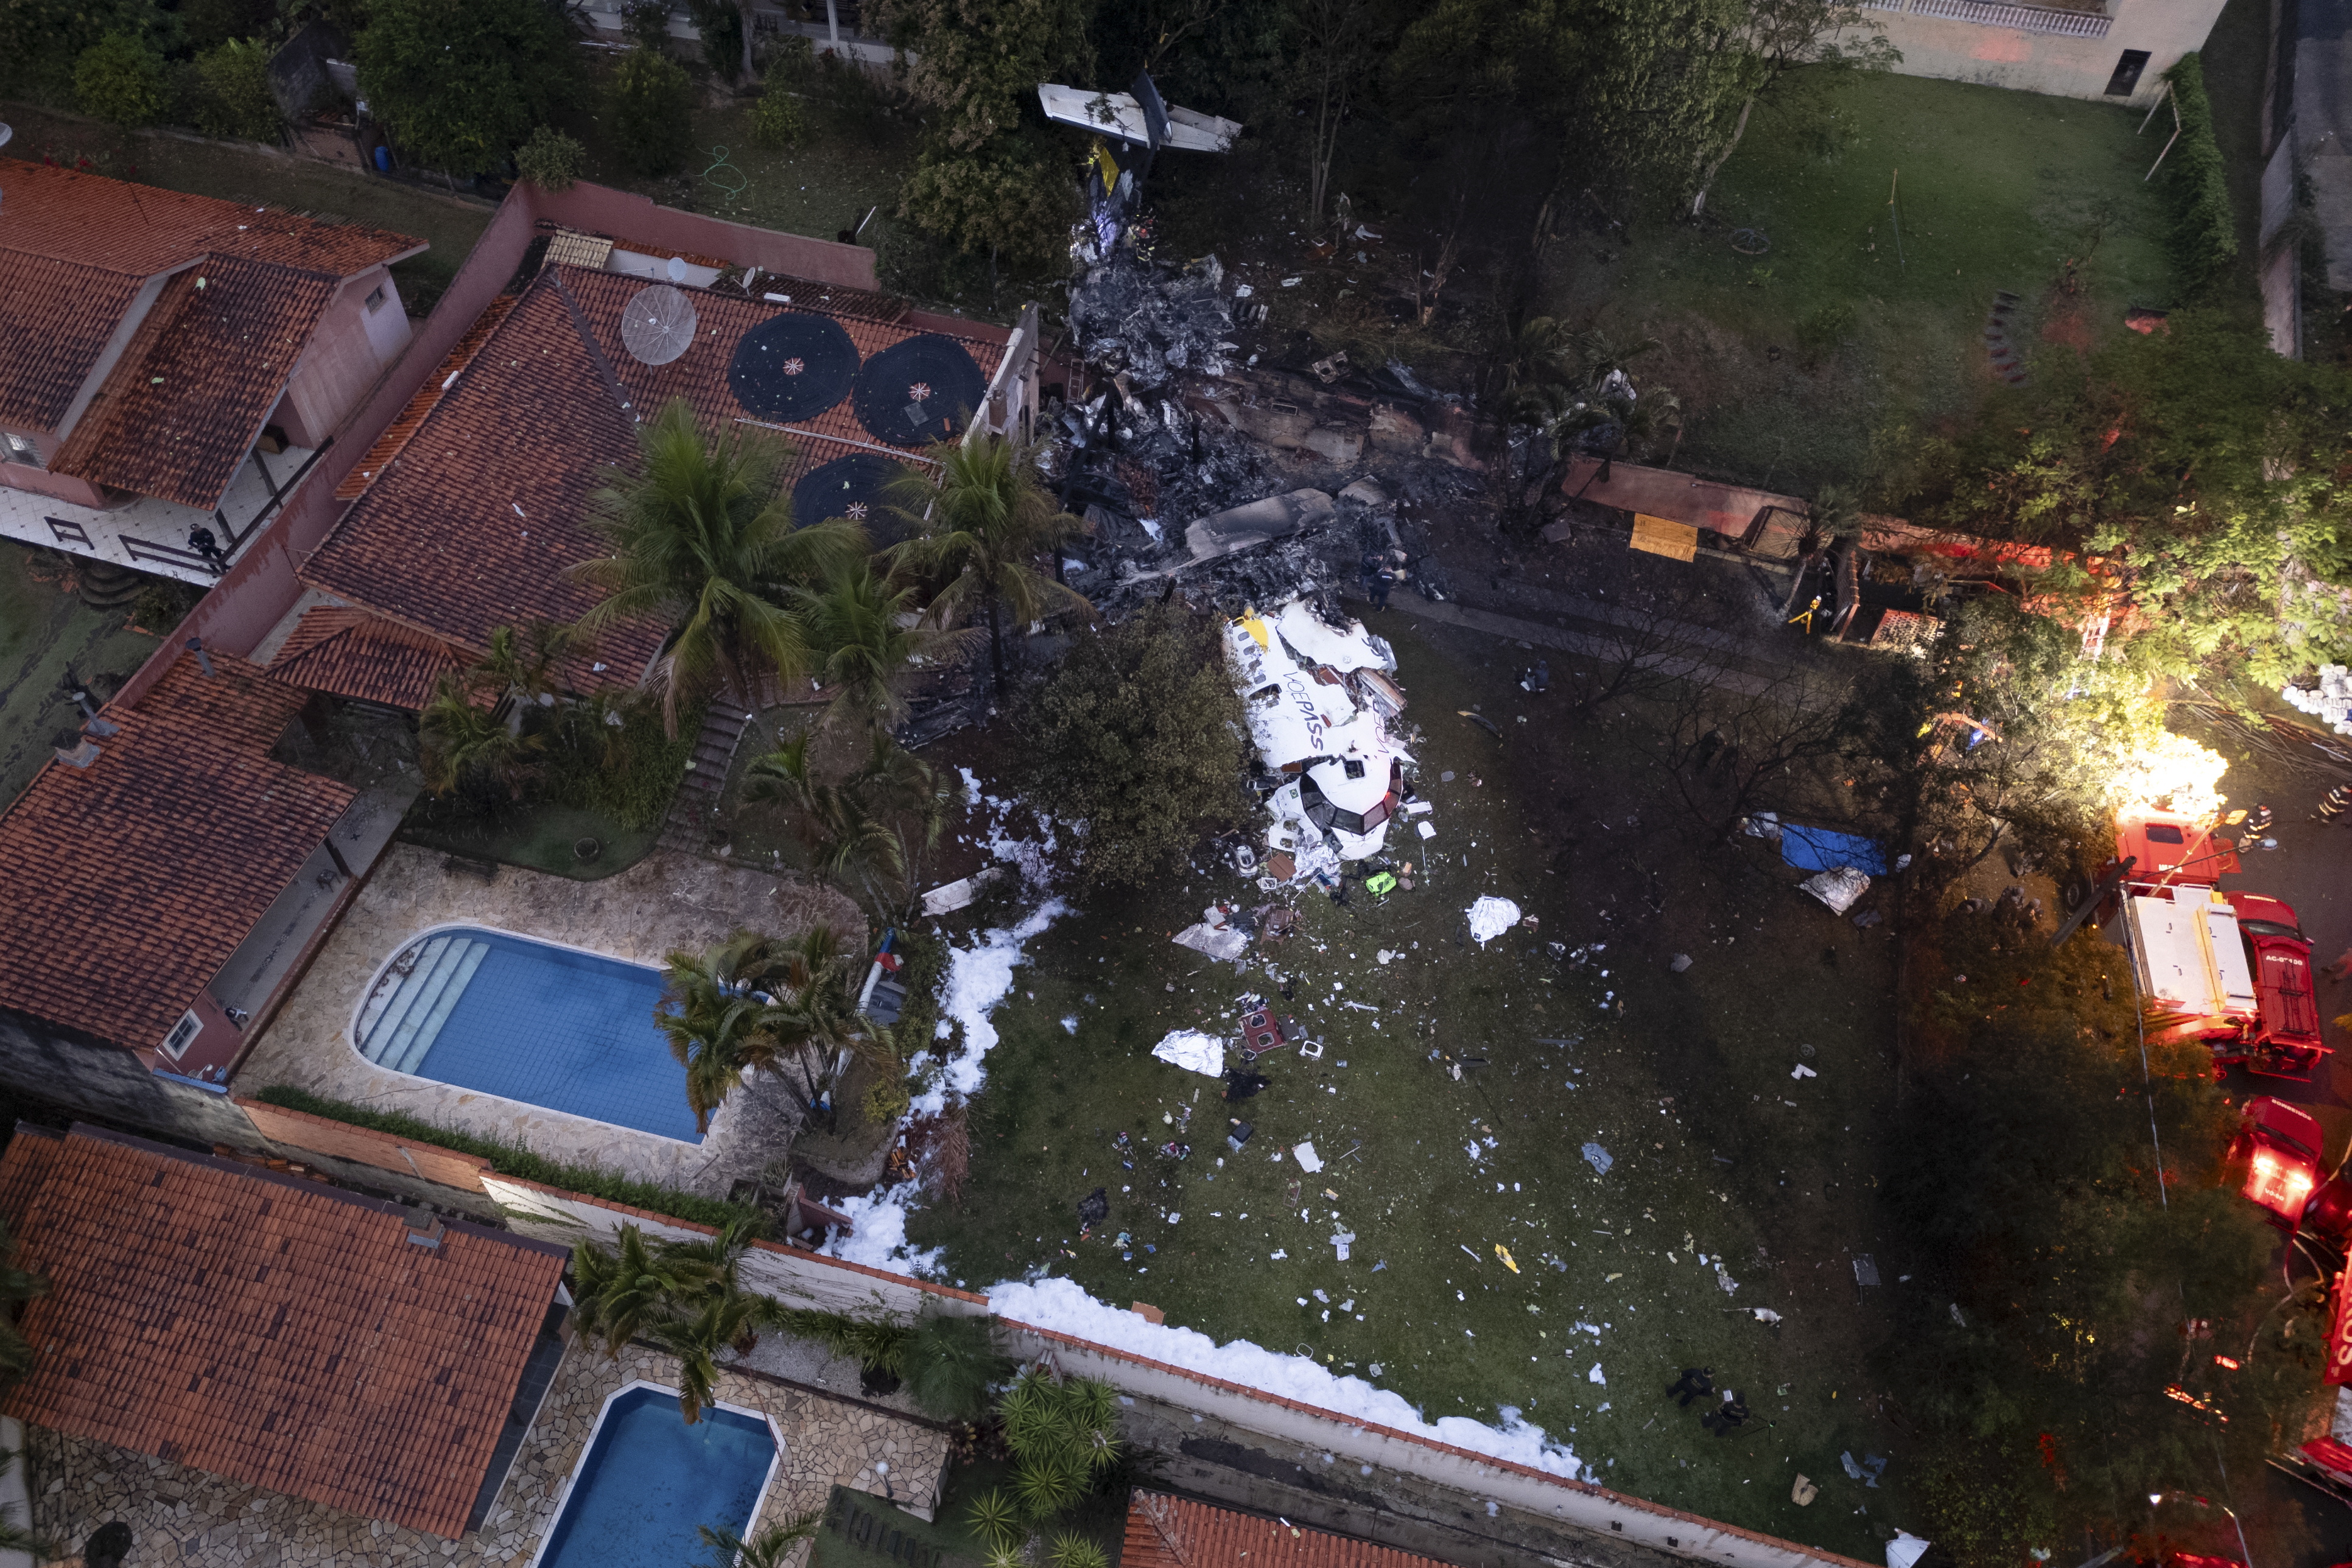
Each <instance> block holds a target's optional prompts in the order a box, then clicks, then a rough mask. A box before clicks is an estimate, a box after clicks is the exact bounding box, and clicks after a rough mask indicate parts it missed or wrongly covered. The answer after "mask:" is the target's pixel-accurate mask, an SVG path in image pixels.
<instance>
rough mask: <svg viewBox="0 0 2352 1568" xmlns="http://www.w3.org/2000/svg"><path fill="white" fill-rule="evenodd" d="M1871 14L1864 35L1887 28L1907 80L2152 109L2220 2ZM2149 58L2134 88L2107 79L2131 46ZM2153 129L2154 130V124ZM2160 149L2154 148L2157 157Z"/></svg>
mask: <svg viewBox="0 0 2352 1568" xmlns="http://www.w3.org/2000/svg"><path fill="white" fill-rule="evenodd" d="M1864 5H1867V6H1868V7H1869V8H1868V9H1866V10H1864V12H1863V20H1862V24H1861V26H1859V27H1857V28H1856V29H1855V30H1856V31H1857V32H1860V33H1864V34H1869V33H1884V34H1885V36H1886V40H1887V42H1889V43H1891V44H1893V45H1894V46H1895V47H1896V48H1897V49H1900V50H1901V51H1902V52H1903V62H1902V64H1900V65H1898V66H1896V67H1895V70H1896V71H1897V72H1899V73H1901V74H1902V75H1904V76H1914V77H1941V78H1944V79H1945V80H1947V81H1965V82H1976V83H1979V85H1981V86H1985V87H2005V88H2013V89H2017V90H2018V91H2021V92H2039V93H2047V94H2050V95H2051V96H2053V97H2055V98H2092V99H2105V101H2107V102H2110V103H2117V104H2126V105H2129V106H2130V107H2132V108H2135V109H2139V110H2146V109H2147V107H2148V106H2149V105H2150V104H2153V103H2154V102H2155V101H2156V100H2157V96H2158V93H2159V92H2161V91H2162V89H2163V85H2164V84H2163V82H2162V80H2161V79H2160V78H2162V76H2163V74H2164V73H2165V72H2166V71H2168V70H2170V69H2171V68H2172V67H2173V66H2174V64H2175V63H2176V62H2178V61H2179V58H2180V57H2181V56H2183V55H2185V54H2187V53H2189V51H2190V50H2192V49H2197V48H2201V47H2204V43H2205V36H2206V35H2207V34H2208V33H2210V32H2211V31H2212V30H2213V23H2214V20H2215V19H2216V18H2217V17H2219V16H2221V0H2107V4H2106V5H2105V8H2104V9H2101V8H2098V7H2088V8H2079V9H2078V8H2071V7H2059V6H2046V5H2005V4H1999V3H1995V0H1886V3H1885V4H1873V3H1872V0H1864ZM2127 49H2129V50H2144V51H2146V53H2147V56H2148V58H2147V63H2146V64H2145V65H2144V66H2143V67H2142V68H2141V70H2140V73H2139V78H2138V80H2137V83H2135V84H2134V86H2133V89H2132V90H2131V92H2130V93H2129V94H2126V95H2110V94H2109V93H2108V91H2107V86H2108V82H2109V80H2110V78H2113V77H2114V75H2115V73H2116V66H2117V65H2118V63H2119V62H2120V61H2121V60H2122V57H2123V55H2124V52H2125V51H2126V50H2127ZM2151 134H2153V128H2151ZM2155 159H2156V152H2155V150H2154V149H2153V148H2151V149H2150V150H2149V152H2148V161H2149V162H2155Z"/></svg>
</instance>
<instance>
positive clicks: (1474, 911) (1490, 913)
mask: <svg viewBox="0 0 2352 1568" xmlns="http://www.w3.org/2000/svg"><path fill="white" fill-rule="evenodd" d="M1468 913H1469V915H1470V940H1472V941H1473V942H1475V943H1476V944H1478V946H1481V947H1484V946H1486V944H1487V943H1489V942H1492V941H1493V940H1494V939H1495V938H1496V937H1497V936H1501V935H1502V934H1503V933H1504V932H1506V931H1508V930H1509V929H1510V928H1511V927H1512V926H1514V925H1517V924H1518V923H1519V906H1518V905H1517V904H1513V903H1512V902H1511V901H1510V900H1509V899H1507V898H1496V897H1495V896H1494V895H1493V894H1487V895H1486V896H1484V897H1482V898H1480V899H1479V900H1478V902H1477V903H1475V904H1472V905H1471V906H1470V908H1469V911H1468Z"/></svg>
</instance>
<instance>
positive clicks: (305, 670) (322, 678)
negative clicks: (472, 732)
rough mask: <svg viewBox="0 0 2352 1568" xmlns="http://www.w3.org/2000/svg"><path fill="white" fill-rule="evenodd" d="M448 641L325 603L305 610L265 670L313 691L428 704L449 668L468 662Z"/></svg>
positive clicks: (400, 705) (404, 704)
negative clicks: (435, 687)
mask: <svg viewBox="0 0 2352 1568" xmlns="http://www.w3.org/2000/svg"><path fill="white" fill-rule="evenodd" d="M466 663H467V661H466V659H465V657H464V655H462V654H461V653H458V652H457V650H456V649H454V648H452V647H450V646H449V645H448V644H447V643H443V642H439V641H437V640H436V639H434V638H431V637H427V636H425V634H424V633H422V632H413V631H411V630H409V629H408V628H407V627H405V626H402V625H399V624H397V623H396V622H390V621H385V620H383V619H381V618H380V617H377V616H373V615H371V614H369V613H368V612H366V611H364V610H357V609H352V608H348V607H343V606H337V605H325V604H322V605H320V606H319V607H318V608H317V609H315V610H310V611H305V612H303V615H302V619H301V621H300V622H299V623H297V624H296V626H295V628H294V631H293V632H292V633H291V634H290V635H289V636H288V638H287V639H286V641H285V642H284V643H282V644H281V645H280V646H279V647H278V652H277V653H276V655H275V656H274V657H272V658H271V659H270V661H269V667H268V670H266V671H265V672H264V674H268V677H269V678H270V679H271V680H273V681H279V682H283V683H284V684H285V685H289V686H300V687H302V688H304V689H305V690H308V691H314V692H331V693H332V694H333V695H336V696H340V697H356V698H358V699H359V700H360V701H362V702H371V703H383V704H384V705H386V706H391V707H397V708H406V709H408V710H410V711H411V712H414V711H415V710H416V709H419V708H422V707H423V706H425V703H426V702H428V701H430V700H431V698H432V696H433V687H434V685H435V684H436V683H437V682H438V681H439V680H440V679H441V677H442V676H443V675H444V674H455V673H456V672H457V671H459V670H461V669H463V668H464V667H465V665H466Z"/></svg>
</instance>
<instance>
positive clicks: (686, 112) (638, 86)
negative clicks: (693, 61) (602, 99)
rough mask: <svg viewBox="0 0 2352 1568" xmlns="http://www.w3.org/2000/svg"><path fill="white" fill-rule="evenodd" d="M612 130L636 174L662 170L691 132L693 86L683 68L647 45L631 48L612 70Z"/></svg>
mask: <svg viewBox="0 0 2352 1568" xmlns="http://www.w3.org/2000/svg"><path fill="white" fill-rule="evenodd" d="M608 101H609V103H610V106H611V111H612V125H613V133H614V136H615V137H617V138H618V139H619V141H620V143H621V148H622V151H623V152H624V153H625V155H626V156H627V158H628V160H629V162H630V163H631V165H632V166H633V167H635V169H636V171H637V172H639V173H641V174H667V173H668V172H671V171H672V170H674V169H676V168H677V165H678V163H679V162H680V161H681V160H683V159H684V158H685V156H686V149H687V144H688V140H689V139H690V138H691V136H692V134H693V129H694V127H693V121H692V120H691V118H690V116H691V113H692V109H693V102H694V84H693V82H692V81H691V80H690V79H689V78H688V76H687V74H686V68H685V67H684V66H682V65H679V64H678V63H677V61H676V60H674V59H671V58H670V57H668V56H667V55H662V54H657V53H656V52H655V51H654V50H652V49H643V48H640V49H632V50H630V51H629V52H628V53H627V54H625V55H624V56H622V57H621V63H620V64H619V65H618V66H615V67H614V69H613V82H612V87H611V89H610V91H609V98H608Z"/></svg>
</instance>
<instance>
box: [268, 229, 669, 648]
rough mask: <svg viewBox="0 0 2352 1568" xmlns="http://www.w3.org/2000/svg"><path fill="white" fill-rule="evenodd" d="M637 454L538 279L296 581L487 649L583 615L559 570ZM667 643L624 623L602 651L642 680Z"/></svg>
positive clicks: (586, 542)
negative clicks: (608, 483) (507, 630)
mask: <svg viewBox="0 0 2352 1568" xmlns="http://www.w3.org/2000/svg"><path fill="white" fill-rule="evenodd" d="M636 451H637V447H636V436H635V426H634V425H633V424H632V423H630V421H629V416H628V415H626V414H624V413H622V412H621V411H620V409H619V407H618V406H617V404H616V403H615V402H614V398H613V396H612V393H611V392H610V391H608V390H607V387H606V384H605V382H604V375H603V373H602V372H601V371H599V369H598V367H597V364H596V361H595V359H594V357H593V355H592V354H591V352H590V350H589V348H588V346H587V344H586V343H584V342H583V340H582V339H581V336H580V333H579V330H578V329H577V328H575V327H574V326H573V325H572V314H571V311H570V310H569V309H568V308H566V307H565V305H564V302H563V298H562V295H561V294H560V293H559V292H558V291H557V290H556V288H555V287H554V286H553V281H552V277H551V275H550V274H547V273H542V274H541V275H540V278H539V280H538V281H536V282H534V283H533V284H532V285H531V287H530V288H529V289H527V290H525V291H524V293H523V296H522V298H520V300H518V301H517V302H516V303H515V304H514V306H513V307H512V308H510V309H509V311H508V313H507V316H506V319H504V320H503V321H501V322H499V324H498V326H497V328H496V329H494V330H493V331H492V332H491V333H490V334H489V338H488V341H487V342H486V343H484V344H483V345H482V347H481V349H480V350H479V351H478V352H477V353H476V354H475V356H474V359H473V362H472V364H471V365H470V366H469V367H468V368H467V371H466V373H465V374H464V375H463V376H462V377H460V378H459V380H458V382H457V385H456V386H455V387H452V388H451V389H450V390H449V392H448V393H447V394H446V395H445V396H443V397H442V398H441V399H440V400H439V401H438V402H436V404H435V405H434V407H433V408H432V409H431V410H430V411H429V412H428V413H426V414H425V417H424V421H423V423H421V424H419V426H418V427H417V430H416V432H415V434H414V435H413V436H411V437H410V439H409V441H408V444H407V445H406V446H405V447H404V449H403V450H402V451H401V453H400V455H399V456H398V457H397V458H396V459H395V460H394V463H393V465H392V466H391V468H390V470H389V471H387V472H384V473H382V474H379V475H378V476H376V477H375V479H374V480H373V481H372V482H371V483H370V484H369V486H368V489H367V493H366V494H364V495H362V497H360V498H359V499H358V500H356V501H354V502H353V503H352V507H351V509H350V510H349V511H347V512H345V513H344V514H343V516H342V517H341V520H340V521H338V522H337V523H336V525H335V528H334V531H333V532H332V533H331V534H329V535H328V536H327V538H326V542H325V543H323V544H321V545H320V547H319V549H317V550H315V551H314V552H312V554H311V556H310V559H309V560H308V561H306V562H305V563H303V565H302V567H301V569H300V576H301V579H302V580H303V581H305V582H307V583H309V584H310V586H312V587H314V588H319V589H323V590H325V591H327V592H329V593H331V594H333V595H334V596H335V597H336V598H338V599H341V600H345V601H350V602H352V603H354V604H359V605H362V606H366V607H368V608H371V609H373V610H376V611H379V612H382V613H383V614H384V615H385V616H387V617H389V618H391V619H394V620H398V621H402V622H406V623H407V624H409V625H411V626H413V627H416V628H419V629H420V630H424V631H427V632H432V633H434V634H436V635H438V636H441V637H446V638H447V639H448V640H449V641H450V642H451V643H455V644H457V646H458V647H460V648H465V649H475V650H478V649H482V648H485V647H487V646H488V643H489V636H490V633H491V632H493V631H495V630H496V629H497V628H499V627H500V626H516V625H522V624H525V623H528V622H531V621H534V620H547V621H562V622H572V621H576V620H578V619H579V618H580V617H581V615H582V614H583V613H584V612H586V611H587V610H588V608H589V607H590V606H591V605H593V603H595V602H596V595H595V593H594V592H593V591H592V590H590V589H588V588H585V587H583V586H582V585H580V584H578V583H576V582H573V581H572V580H571V579H570V578H569V577H567V576H566V575H565V569H566V568H567V567H570V566H571V565H572V564H573V563H574V562H576V561H582V560H585V559H588V558H589V557H591V556H593V555H594V554H595V553H597V549H598V544H597V541H596V539H595V538H594V536H593V535H592V534H591V533H590V532H589V531H588V529H587V528H586V527H585V526H584V525H583V521H582V519H583V517H584V516H585V514H586V511H587V507H588V498H589V497H590V496H591V494H593V492H594V490H595V489H596V488H597V486H599V484H600V483H601V480H600V479H599V477H598V474H599V471H600V470H601V469H602V468H604V466H606V465H611V464H617V463H625V462H629V461H631V460H633V459H634V458H635V455H636ZM661 637H662V629H661V628H658V627H654V626H651V625H645V626H637V627H621V628H615V629H614V630H613V631H612V632H609V633H608V634H607V635H606V636H605V638H604V640H603V642H602V644H601V647H600V652H599V653H598V657H599V658H601V659H603V660H604V661H605V662H606V663H608V664H611V665H612V666H613V667H614V669H616V670H622V671H625V672H626V676H625V678H628V679H635V674H636V672H637V671H638V670H640V669H642V668H643V667H644V666H645V664H646V661H647V660H649V659H650V658H651V657H652V656H653V653H654V651H655V649H656V648H657V647H658V646H659V645H660V643H661Z"/></svg>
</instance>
